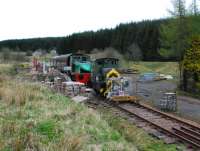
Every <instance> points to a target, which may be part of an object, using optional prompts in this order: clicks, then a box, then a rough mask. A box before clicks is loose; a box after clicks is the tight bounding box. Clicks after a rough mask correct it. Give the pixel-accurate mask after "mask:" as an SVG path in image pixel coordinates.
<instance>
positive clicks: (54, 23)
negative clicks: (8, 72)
mask: <svg viewBox="0 0 200 151" xmlns="http://www.w3.org/2000/svg"><path fill="white" fill-rule="evenodd" d="M170 3H171V2H170V0H0V20H1V21H0V23H1V24H0V40H4V39H13V38H29V37H46V36H65V35H68V34H71V33H73V32H79V31H85V30H97V29H100V28H106V27H107V28H110V27H115V26H116V25H117V24H119V23H123V22H131V21H139V20H143V19H155V18H163V17H167V16H168V13H167V11H166V9H167V8H169V7H170Z"/></svg>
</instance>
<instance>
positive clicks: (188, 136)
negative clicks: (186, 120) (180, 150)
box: [172, 127, 200, 147]
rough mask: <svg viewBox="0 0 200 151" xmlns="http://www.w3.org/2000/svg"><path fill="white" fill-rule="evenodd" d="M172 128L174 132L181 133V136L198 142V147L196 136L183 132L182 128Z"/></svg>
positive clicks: (199, 140)
mask: <svg viewBox="0 0 200 151" xmlns="http://www.w3.org/2000/svg"><path fill="white" fill-rule="evenodd" d="M172 130H174V132H175V133H176V134H178V135H181V136H182V137H184V138H186V139H188V140H190V141H191V142H193V143H195V144H198V146H199V147H200V138H199V137H196V136H194V135H192V134H190V133H188V132H185V131H183V130H180V129H178V128H175V127H173V128H172Z"/></svg>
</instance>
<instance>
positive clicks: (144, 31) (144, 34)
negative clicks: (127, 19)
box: [0, 20, 174, 60]
mask: <svg viewBox="0 0 200 151" xmlns="http://www.w3.org/2000/svg"><path fill="white" fill-rule="evenodd" d="M165 22H167V20H153V21H151V20H146V21H141V22H135V23H126V24H119V25H118V26H116V28H114V29H101V30H98V31H96V32H94V31H86V32H82V33H74V34H72V35H69V36H66V37H47V38H33V39H20V40H5V41H1V42H0V49H3V48H5V47H7V48H10V49H13V50H20V51H25V52H26V51H35V50H37V49H43V50H52V49H56V50H57V51H58V53H59V54H66V53H69V52H72V51H78V50H85V51H86V52H87V53H88V52H91V51H92V50H93V49H95V48H97V49H104V48H106V47H113V48H115V49H116V50H118V51H119V52H120V53H123V54H126V53H128V48H129V47H130V46H131V45H132V44H134V45H137V47H139V48H140V50H141V53H142V56H143V57H142V58H143V60H164V58H163V57H161V55H160V54H159V49H160V40H159V38H160V33H159V28H160V26H161V24H162V23H165ZM124 52H125V53H124ZM169 59H170V60H174V58H169Z"/></svg>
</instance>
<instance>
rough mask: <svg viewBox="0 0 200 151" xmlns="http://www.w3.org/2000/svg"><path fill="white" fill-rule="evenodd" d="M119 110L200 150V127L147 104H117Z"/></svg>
mask: <svg viewBox="0 0 200 151" xmlns="http://www.w3.org/2000/svg"><path fill="white" fill-rule="evenodd" d="M114 106H115V107H117V108H118V109H120V110H122V111H124V112H126V113H128V114H130V115H134V116H136V117H137V118H139V119H141V120H143V121H144V122H147V123H148V124H150V125H151V126H153V127H154V128H156V129H159V130H160V131H161V132H163V133H165V134H167V135H169V136H171V137H175V138H178V139H179V140H181V141H183V142H186V143H188V144H190V145H192V147H195V148H197V149H200V125H198V124H196V123H194V122H191V121H188V120H185V119H182V118H179V117H176V116H174V115H171V114H167V113H164V112H161V111H159V110H157V109H154V108H152V107H150V106H148V105H145V104H138V105H136V104H130V103H126V104H117V105H114Z"/></svg>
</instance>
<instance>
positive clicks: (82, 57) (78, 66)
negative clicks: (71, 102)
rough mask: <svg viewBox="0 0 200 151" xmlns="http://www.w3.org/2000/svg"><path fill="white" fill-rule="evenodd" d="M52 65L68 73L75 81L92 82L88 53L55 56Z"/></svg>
mask: <svg viewBox="0 0 200 151" xmlns="http://www.w3.org/2000/svg"><path fill="white" fill-rule="evenodd" d="M50 63H51V66H52V67H54V68H55V69H58V70H59V71H61V72H62V73H66V74H68V75H69V76H70V77H71V79H72V80H73V81H77V82H81V83H84V84H89V83H90V78H91V60H90V57H89V56H88V55H86V54H81V53H71V54H66V55H60V56H55V57H53V58H52V59H51V61H50Z"/></svg>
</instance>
